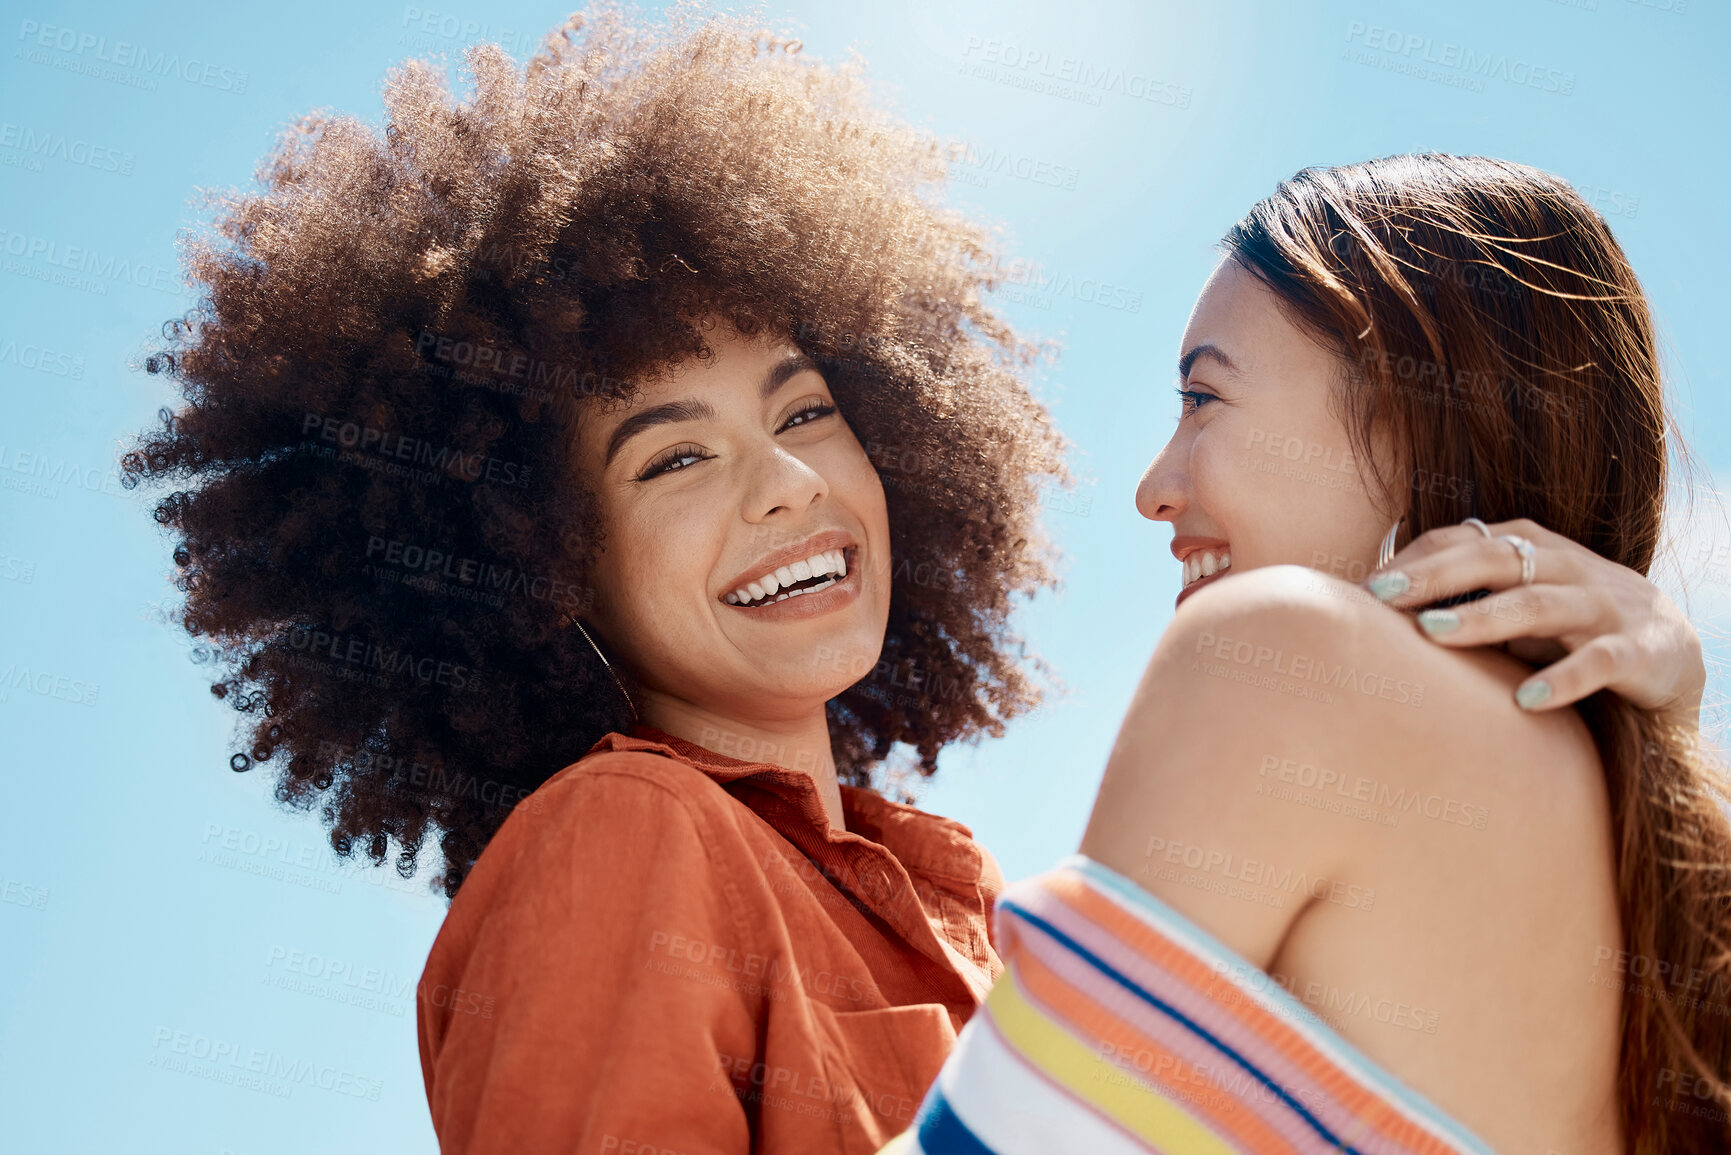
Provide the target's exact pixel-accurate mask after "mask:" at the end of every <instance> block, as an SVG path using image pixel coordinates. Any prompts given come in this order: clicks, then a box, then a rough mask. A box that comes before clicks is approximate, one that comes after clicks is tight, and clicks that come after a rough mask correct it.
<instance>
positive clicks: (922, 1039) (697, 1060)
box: [417, 726, 1003, 1155]
mask: <svg viewBox="0 0 1731 1155" xmlns="http://www.w3.org/2000/svg"><path fill="white" fill-rule="evenodd" d="M841 795H842V808H843V811H844V813H845V815H846V822H847V829H846V830H845V831H831V830H830V829H829V823H828V818H827V815H826V813H825V810H824V807H823V803H822V801H821V800H820V798H819V797H818V794H817V790H816V787H815V786H814V784H813V783H812V780H811V778H810V777H809V776H807V775H805V774H801V773H797V772H795V771H792V770H788V769H784V768H782V767H779V766H774V765H771V764H768V763H762V762H746V761H741V760H739V759H735V758H730V757H727V756H725V755H721V754H716V753H712V752H711V751H709V750H706V749H704V748H702V747H700V746H697V745H695V744H693V743H690V742H687V741H684V740H683V739H680V738H677V737H674V736H673V735H670V734H666V733H663V732H661V731H658V730H653V729H650V728H648V727H643V726H639V727H638V728H636V729H635V730H634V731H633V736H631V737H627V736H625V735H622V734H608V735H607V736H606V737H605V738H603V739H602V740H601V741H600V742H597V743H596V744H595V746H594V747H593V748H592V749H591V750H590V751H589V753H588V754H586V755H585V756H584V757H583V758H582V759H581V760H580V761H578V762H576V763H574V764H572V765H570V766H568V767H566V768H565V769H563V770H561V771H560V772H559V773H557V774H555V775H554V776H553V777H552V778H550V779H548V781H547V782H546V783H545V784H543V785H542V786H541V787H540V789H538V790H536V791H535V792H534V793H533V794H532V795H530V796H529V798H527V799H525V800H524V801H523V802H521V803H519V804H518V805H517V807H516V808H515V809H514V810H513V812H512V813H511V816H510V817H509V818H507V819H506V821H505V823H504V825H503V826H502V827H501V828H500V830H499V832H498V834H497V835H495V836H494V838H493V840H492V842H491V843H489V844H488V846H487V849H486V851H485V852H484V853H483V854H482V855H481V856H480V858H479V860H478V861H477V862H476V863H475V867H474V869H473V871H472V872H471V873H470V875H469V877H468V878H467V879H466V880H465V881H464V883H463V886H462V889H461V890H459V891H458V893H457V897H456V898H455V900H453V902H452V904H451V909H450V911H449V913H448V915H447V916H446V919H445V922H444V925H443V926H442V927H441V928H440V930H439V934H438V937H437V938H436V939H435V941H434V943H433V948H432V951H431V953H430V954H429V955H428V958H427V966H426V969H425V971H424V972H423V973H422V976H421V981H420V985H419V987H418V989H417V996H418V999H417V1006H418V1016H419V1017H418V1029H419V1039H420V1049H421V1070H422V1074H423V1076H424V1078H425V1080H426V1087H427V1101H428V1104H429V1105H430V1107H431V1109H432V1115H433V1127H434V1129H435V1130H436V1131H437V1133H438V1136H439V1145H440V1150H441V1151H442V1152H443V1153H444V1155H492V1153H495V1152H498V1153H504V1152H511V1153H512V1155H539V1153H541V1152H560V1153H562V1155H563V1153H572V1155H576V1153H584V1155H712V1153H727V1155H745V1153H747V1152H752V1153H762V1155H814V1153H817V1152H837V1153H852V1152H862V1153H866V1152H873V1151H875V1150H876V1149H877V1148H878V1147H879V1146H881V1145H882V1144H883V1143H884V1142H886V1141H887V1140H888V1139H890V1138H891V1137H892V1136H894V1135H895V1134H897V1133H898V1132H900V1131H902V1130H904V1129H906V1128H907V1127H908V1125H909V1124H910V1123H911V1122H912V1121H913V1116H914V1112H915V1111H916V1110H917V1108H918V1106H919V1103H920V1099H921V1097H922V1096H923V1095H924V1093H925V1090H926V1088H927V1087H928V1086H929V1085H930V1084H931V1082H932V1080H933V1078H935V1077H936V1075H937V1071H938V1068H939V1067H940V1066H941V1065H942V1064H943V1060H944V1056H945V1055H946V1054H948V1052H949V1050H950V1047H951V1045H952V1043H953V1042H954V1041H955V1037H956V1032H957V1030H959V1029H960V1027H961V1026H962V1024H963V1023H964V1022H966V1021H967V1020H968V1018H969V1017H970V1016H971V1015H972V1014H973V1011H974V1008H975V1007H976V1006H977V1005H978V1004H979V1002H980V1000H981V999H983V998H984V996H985V994H986V992H987V990H989V989H990V987H991V984H992V981H993V980H994V979H995V978H996V977H997V976H998V973H999V971H1000V970H1001V964H1000V962H999V960H998V957H997V954H996V953H995V951H994V950H993V947H992V944H991V941H990V939H989V934H990V926H991V914H992V903H993V900H994V899H995V898H996V896H997V894H998V891H999V890H1000V889H1001V887H1002V885H1003V878H1002V875H1001V874H1000V873H999V871H998V868H997V864H996V863H995V862H994V861H993V860H992V858H991V856H990V855H988V854H987V853H986V851H985V850H984V849H983V848H982V847H980V846H979V845H978V844H977V843H975V842H974V840H973V837H972V833H971V832H970V831H969V830H968V828H967V827H965V826H963V825H962V824H960V823H958V822H953V821H951V820H949V819H946V818H940V817H938V816H936V815H932V814H927V813H925V812H923V811H920V810H917V809H915V808H913V807H911V806H904V805H901V804H899V803H895V802H892V801H889V800H888V799H886V798H884V797H882V796H881V795H878V794H876V793H874V792H872V791H869V790H861V789H856V788H854V787H850V786H843V787H841Z"/></svg>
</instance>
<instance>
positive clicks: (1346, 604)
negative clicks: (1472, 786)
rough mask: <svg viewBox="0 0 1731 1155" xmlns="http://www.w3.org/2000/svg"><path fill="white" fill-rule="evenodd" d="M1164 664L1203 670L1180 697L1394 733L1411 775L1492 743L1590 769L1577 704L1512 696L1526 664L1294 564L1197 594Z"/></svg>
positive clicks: (1374, 735) (1365, 735) (1361, 738)
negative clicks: (1444, 634) (1545, 703)
mask: <svg viewBox="0 0 1731 1155" xmlns="http://www.w3.org/2000/svg"><path fill="white" fill-rule="evenodd" d="M1162 652H1163V653H1162ZM1163 659H1164V664H1165V665H1167V666H1168V667H1169V666H1171V665H1172V664H1174V662H1175V660H1176V662H1177V663H1179V664H1183V665H1184V666H1185V672H1186V673H1189V674H1191V675H1198V674H1199V675H1202V677H1201V678H1196V677H1192V678H1190V679H1187V680H1186V683H1187V685H1186V688H1185V689H1183V690H1180V691H1179V692H1181V693H1185V694H1187V695H1196V696H1197V698H1198V699H1200V698H1202V697H1212V698H1218V699H1235V700H1237V701H1238V702H1239V703H1241V704H1242V703H1246V702H1250V701H1255V702H1258V703H1259V706H1258V708H1257V709H1256V710H1254V711H1246V712H1249V713H1253V714H1261V713H1264V712H1270V713H1272V714H1273V715H1275V716H1277V717H1280V718H1281V719H1282V721H1284V722H1287V723H1292V722H1295V721H1298V722H1302V720H1305V719H1309V720H1311V721H1312V722H1314V723H1315V725H1316V726H1318V727H1319V728H1320V730H1321V731H1322V732H1323V733H1325V734H1332V735H1335V736H1336V737H1337V738H1339V739H1345V738H1347V737H1349V736H1350V738H1351V740H1352V741H1353V743H1354V744H1355V745H1362V744H1363V743H1364V742H1366V741H1379V740H1385V739H1393V740H1397V741H1400V742H1402V743H1403V746H1402V752H1403V753H1404V755H1405V757H1404V758H1403V759H1402V762H1403V764H1408V765H1411V766H1412V767H1413V768H1414V771H1415V772H1424V770H1425V768H1426V767H1429V768H1432V769H1436V770H1441V771H1444V772H1449V773H1455V772H1459V770H1460V769H1461V762H1462V759H1463V758H1467V757H1470V756H1471V755H1472V754H1474V753H1475V752H1479V751H1484V750H1489V749H1501V750H1506V751H1508V752H1510V754H1511V755H1513V754H1516V753H1518V752H1520V751H1529V750H1533V751H1536V750H1543V751H1544V752H1545V753H1546V755H1547V756H1548V757H1549V758H1550V759H1552V760H1553V763H1554V764H1560V763H1556V760H1558V759H1561V760H1563V762H1567V763H1571V764H1575V765H1577V766H1578V767H1580V768H1590V769H1592V770H1594V771H1595V772H1596V770H1597V766H1598V763H1597V758H1596V755H1594V754H1593V750H1592V740H1591V736H1590V735H1589V734H1588V732H1587V729H1586V727H1585V725H1584V724H1583V723H1582V722H1581V720H1580V717H1579V715H1578V714H1576V713H1575V711H1573V710H1559V711H1548V712H1544V713H1537V714H1535V713H1529V712H1527V711H1525V710H1522V709H1520V708H1519V707H1518V706H1517V705H1516V704H1515V701H1514V688H1515V686H1517V685H1518V684H1519V683H1520V682H1521V681H1522V680H1523V679H1525V678H1526V677H1527V676H1528V675H1529V674H1530V673H1531V670H1530V669H1529V668H1528V667H1527V666H1525V665H1523V664H1522V663H1520V662H1518V661H1516V660H1515V659H1513V658H1511V657H1509V656H1508V655H1506V654H1503V653H1501V652H1499V651H1496V650H1491V649H1477V650H1457V649H1450V648H1447V647H1444V646H1439V645H1436V644H1435V643H1434V642H1432V641H1431V640H1430V639H1429V638H1427V637H1425V636H1424V634H1423V632H1422V631H1421V630H1420V629H1419V628H1418V625H1417V623H1416V622H1415V620H1414V619H1413V618H1412V617H1411V616H1409V615H1407V614H1404V613H1401V612H1399V611H1397V610H1393V609H1390V608H1389V607H1387V606H1385V605H1383V604H1382V603H1381V602H1379V601H1378V600H1377V599H1376V598H1374V597H1372V596H1371V595H1370V594H1368V593H1366V592H1365V591H1364V590H1362V589H1360V588H1359V587H1357V586H1354V585H1349V584H1347V583H1346V582H1343V581H1340V580H1339V579H1337V578H1333V577H1330V576H1328V575H1326V574H1321V573H1317V572H1315V571H1313V570H1309V569H1306V568H1304V567H1302V566H1293V565H1283V566H1268V567H1264V568H1262V569H1257V570H1251V571H1247V572H1245V573H1242V574H1235V575H1233V577H1232V579H1231V580H1229V581H1223V582H1217V583H1215V584H1214V585H1212V586H1210V587H1208V588H1206V589H1203V590H1200V591H1198V593H1197V594H1196V596H1194V597H1192V598H1190V599H1189V600H1187V601H1186V602H1185V604H1184V605H1182V606H1181V607H1179V610H1178V612H1177V614H1175V615H1174V616H1173V619H1172V623H1171V625H1170V627H1169V628H1168V629H1167V631H1166V634H1165V635H1164V636H1163V637H1162V639H1161V642H1160V652H1157V653H1156V655H1155V663H1160V662H1162V660H1163ZM1185 659H1189V661H1188V662H1186V661H1185ZM1152 665H1153V663H1151V668H1152ZM1325 718H1326V719H1327V721H1326V722H1324V721H1321V720H1322V719H1325ZM1301 728H1308V727H1302V726H1301ZM1415 741H1418V742H1422V743H1423V745H1422V748H1415V747H1414V746H1413V743H1414V742H1415Z"/></svg>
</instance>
